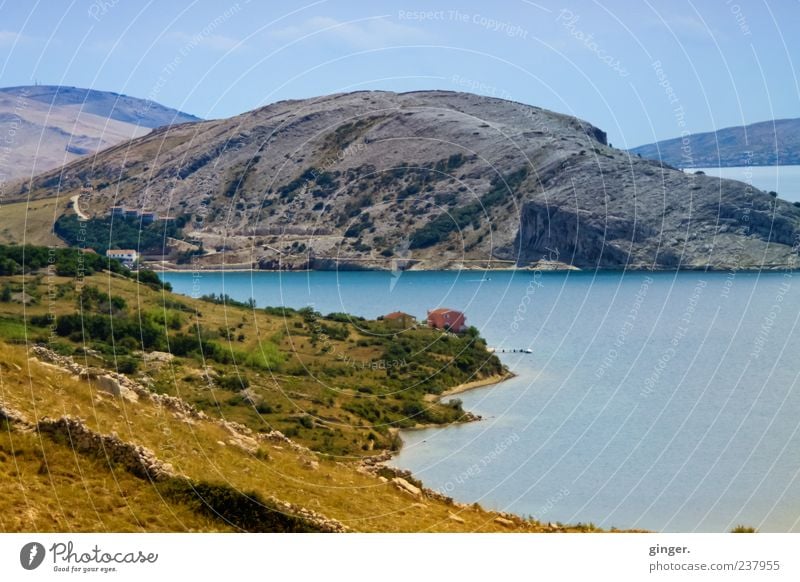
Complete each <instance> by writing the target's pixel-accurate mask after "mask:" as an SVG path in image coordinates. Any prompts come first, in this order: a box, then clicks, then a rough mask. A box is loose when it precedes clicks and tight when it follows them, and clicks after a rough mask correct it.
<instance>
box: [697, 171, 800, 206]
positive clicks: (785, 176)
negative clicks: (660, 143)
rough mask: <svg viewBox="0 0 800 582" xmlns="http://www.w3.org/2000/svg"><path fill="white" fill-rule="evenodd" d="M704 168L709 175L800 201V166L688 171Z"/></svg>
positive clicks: (791, 200) (792, 200)
mask: <svg viewBox="0 0 800 582" xmlns="http://www.w3.org/2000/svg"><path fill="white" fill-rule="evenodd" d="M698 170H702V171H703V172H705V173H706V174H708V175H709V176H717V177H719V178H729V179H731V180H739V181H740V182H745V183H747V184H751V185H753V186H755V187H756V188H758V189H759V190H764V191H765V192H777V193H778V196H779V197H780V198H782V199H783V200H788V201H789V202H797V201H800V166H735V167H731V168H690V169H688V170H685V171H686V172H687V173H692V172H696V171H698Z"/></svg>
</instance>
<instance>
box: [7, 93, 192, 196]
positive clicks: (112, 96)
mask: <svg viewBox="0 0 800 582" xmlns="http://www.w3.org/2000/svg"><path fill="white" fill-rule="evenodd" d="M187 121H199V118H197V117H195V116H193V115H188V114H186V113H182V112H180V111H177V110H175V109H171V108H169V107H164V106H163V105H160V104H158V103H153V102H151V101H146V100H144V99H137V98H134V97H128V96H127V95H119V94H117V93H111V92H108V91H95V90H93V89H80V88H76V87H62V86H54V85H36V86H25V87H9V88H5V89H0V135H2V136H3V139H4V142H3V146H4V147H6V148H7V149H5V150H4V151H3V152H2V155H0V176H2V177H3V178H4V180H5V181H8V180H13V179H17V178H29V177H30V176H31V175H33V174H36V173H39V172H43V171H46V170H50V169H52V168H57V167H59V166H61V165H63V164H65V163H68V162H71V161H72V160H75V159H77V158H79V157H81V156H85V155H87V154H93V153H96V152H98V151H100V150H102V149H104V148H106V147H109V146H111V145H114V144H117V143H119V142H121V141H125V140H128V139H131V138H134V137H139V136H142V135H145V134H147V133H149V132H150V130H151V129H153V128H155V127H161V126H164V125H170V124H176V123H185V122H187Z"/></svg>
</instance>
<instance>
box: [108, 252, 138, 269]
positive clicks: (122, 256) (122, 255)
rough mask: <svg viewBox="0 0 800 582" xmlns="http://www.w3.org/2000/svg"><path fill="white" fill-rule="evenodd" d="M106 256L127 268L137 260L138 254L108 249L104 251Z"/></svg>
mask: <svg viewBox="0 0 800 582" xmlns="http://www.w3.org/2000/svg"><path fill="white" fill-rule="evenodd" d="M106 256H107V257H108V258H109V259H116V260H118V261H119V262H121V263H122V264H123V265H125V266H126V267H128V268H130V267H132V266H133V265H134V263H136V261H137V260H139V253H137V252H136V251H134V250H131V249H109V250H107V251H106Z"/></svg>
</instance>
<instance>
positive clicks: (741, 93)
mask: <svg viewBox="0 0 800 582" xmlns="http://www.w3.org/2000/svg"><path fill="white" fill-rule="evenodd" d="M798 23H800V2H798V1H797V0H778V1H775V0H771V1H770V2H769V3H767V2H765V1H763V0H762V1H749V2H745V1H744V0H737V1H734V0H713V1H711V0H709V1H701V0H694V1H686V0H672V1H669V0H644V1H642V2H638V1H637V2H634V1H631V0H628V1H623V0H614V1H604V2H593V1H590V0H581V1H573V0H563V1H559V2H549V1H546V0H542V1H538V0H537V1H536V2H533V1H528V0H501V1H495V2H478V1H472V0H459V1H451V0H442V1H437V0H434V1H433V2H431V1H430V0H429V1H428V2H422V1H406V0H399V1H393V2H389V1H383V0H373V1H370V2H354V1H344V0H320V1H317V2H280V3H278V2H267V1H258V0H250V1H248V0H238V1H234V2H228V0H221V1H219V0H218V1H205V0H202V1H195V2H163V1H162V2H154V1H152V2H146V1H134V0H92V1H89V0H81V1H77V0H76V1H73V2H68V1H64V0H60V1H56V0H42V1H39V2H36V1H31V2H19V1H12V0H5V1H3V0H0V59H1V60H0V85H2V86H11V85H23V84H32V83H33V82H34V80H36V81H38V82H39V83H42V84H64V85H74V86H79V87H92V88H96V89H102V90H111V91H116V92H120V93H125V94H128V95H133V96H136V97H143V98H151V99H153V100H155V101H158V102H161V103H163V104H165V105H169V106H172V107H177V108H180V109H183V110H185V111H187V112H189V113H193V114H195V115H199V116H201V117H205V118H215V117H226V116H230V115H235V114H237V113H241V112H244V111H247V110H250V109H254V108H256V107H259V106H261V105H266V104H268V103H271V102H273V101H277V100H281V99H289V98H302V97H311V96H316V95H322V94H327V93H334V92H340V91H350V90H357V89H387V90H394V91H410V90H415V89H450V90H462V91H473V92H476V93H482V94H486V95H493V96H496V97H502V98H506V99H512V100H515V101H521V102H524V103H529V104H532V105H537V106H541V107H545V108H548V109H552V110H555V111H559V112H563V113H568V114H572V115H577V116H579V117H582V118H584V119H587V120H589V121H590V122H592V123H594V124H595V125H597V126H599V127H601V128H602V129H604V130H606V131H607V132H608V134H609V139H610V141H612V142H613V143H614V145H615V146H617V147H633V146H636V145H640V144H642V143H647V142H651V141H654V140H656V139H664V138H669V137H675V136H677V135H680V134H681V132H684V131H689V132H694V131H706V130H710V129H713V128H721V127H727V126H731V125H740V124H743V123H752V122H755V121H762V120H766V119H771V118H782V117H800V81H798V77H800V74H799V73H798V71H797V70H796V69H795V63H794V62H793V59H794V58H795V57H798V56H800V35H798V34H797V28H798Z"/></svg>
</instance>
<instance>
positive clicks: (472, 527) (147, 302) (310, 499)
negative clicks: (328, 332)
mask: <svg viewBox="0 0 800 582" xmlns="http://www.w3.org/2000/svg"><path fill="white" fill-rule="evenodd" d="M21 281H22V278H21V277H20V276H16V277H9V278H4V279H3V281H2V282H3V283H8V282H10V283H12V284H13V285H15V286H16V285H19V284H20V283H21ZM26 281H27V284H26V287H27V290H28V291H29V292H32V294H33V295H34V296H38V297H39V302H38V303H37V304H34V305H31V306H28V307H27V308H26V309H27V313H28V316H29V317H30V315H32V314H35V313H44V312H46V311H47V309H48V299H47V294H46V293H45V292H44V289H46V287H45V285H46V283H48V279H47V278H46V277H45V278H42V279H41V280H40V281H39V283H40V284H41V285H42V287H41V288H38V289H36V288H35V283H36V280H35V279H34V278H32V277H26ZM49 283H50V284H51V285H52V286H53V287H52V288H54V289H58V291H57V292H56V293H55V296H56V297H57V298H56V299H55V301H54V303H53V308H54V310H55V311H56V312H58V313H61V314H65V313H70V312H73V311H74V309H75V298H74V296H73V295H72V292H71V289H72V288H73V287H74V281H72V280H70V279H66V278H60V277H53V278H52V279H51V280H50V281H49ZM87 283H88V284H91V285H95V286H97V287H99V288H105V289H108V288H110V289H111V292H112V294H113V295H118V296H122V297H124V298H125V299H126V301H127V302H128V305H129V307H131V306H136V305H139V306H141V307H142V308H143V309H144V308H158V305H161V309H162V311H163V310H164V301H163V297H162V293H161V292H160V291H154V290H152V289H150V288H147V287H144V286H140V285H136V284H135V282H132V281H129V280H126V279H123V278H121V277H118V276H109V275H108V274H102V275H94V276H92V277H89V278H88V279H87ZM166 297H167V298H168V300H171V301H175V300H177V301H180V302H183V303H184V304H185V305H187V306H189V307H190V308H191V309H197V310H200V311H201V312H202V317H201V318H200V319H201V320H202V321H203V322H204V324H205V325H208V326H209V327H215V326H220V325H231V324H237V325H238V324H239V323H243V325H242V327H241V328H239V330H237V333H239V332H242V333H244V334H245V336H246V339H245V340H244V341H243V342H237V341H234V342H233V343H234V344H236V347H237V350H239V351H240V352H242V353H246V352H248V351H252V350H253V349H254V348H255V346H256V344H257V342H258V341H259V338H262V339H263V338H264V337H270V336H274V334H275V333H276V332H278V331H279V330H280V329H282V328H285V327H286V326H287V325H288V326H289V327H290V328H293V326H294V323H295V321H300V319H301V318H300V317H299V316H297V315H293V316H291V317H290V318H289V319H288V321H284V319H283V318H280V317H276V316H270V315H267V314H266V313H265V312H264V311H263V310H256V312H253V311H252V310H247V309H240V308H231V307H226V306H224V305H215V304H210V303H206V302H200V301H193V300H191V299H188V298H177V297H175V296H171V295H170V294H167V295H166ZM170 305H174V304H172V303H170ZM20 312H21V306H20V305H19V304H18V303H13V302H11V303H0V316H5V319H0V337H7V338H8V339H9V340H11V341H12V342H13V343H12V344H10V345H8V346H3V348H2V349H3V353H4V359H3V365H2V368H1V369H0V372H2V375H0V403H2V404H3V405H4V406H11V407H13V408H15V409H17V410H19V411H21V412H22V413H23V414H24V415H25V416H26V418H27V419H28V420H29V421H35V420H36V419H39V418H42V417H44V416H50V417H59V416H62V415H65V414H69V415H73V416H77V417H80V418H82V419H84V420H85V422H86V423H87V425H88V426H89V427H90V428H92V429H93V430H96V431H98V432H100V433H103V434H110V433H112V432H116V433H117V434H118V435H119V436H120V437H121V438H122V439H123V440H125V441H129V442H133V443H136V444H141V445H144V446H146V447H148V448H150V449H152V450H153V451H154V452H155V453H156V455H157V456H158V457H159V459H161V460H162V461H165V462H168V463H171V464H173V466H174V467H175V469H176V470H177V471H179V472H180V473H182V474H184V475H186V476H188V477H189V478H191V479H193V480H195V481H206V482H211V483H217V484H227V485H229V486H230V487H232V488H234V489H236V490H238V491H254V492H257V493H258V494H260V495H262V496H263V497H265V498H266V497H268V496H275V497H277V498H278V499H281V500H284V501H288V502H291V503H295V504H298V505H301V506H304V507H308V508H309V509H312V510H314V511H317V512H320V513H322V514H323V515H325V516H327V517H330V518H334V519H338V520H340V521H341V522H342V523H344V524H345V525H347V526H348V527H350V528H351V529H353V530H356V531H509V530H510V529H511V530H517V531H537V530H540V527H539V526H538V524H536V523H535V522H522V521H520V522H517V523H514V524H513V525H509V524H501V523H498V522H496V521H494V520H495V518H496V517H497V516H496V514H494V513H491V512H487V511H484V510H483V509H481V508H479V507H471V506H470V507H462V506H456V505H452V504H449V503H447V502H445V501H441V500H437V499H433V498H429V497H423V498H417V497H413V496H410V495H408V494H407V493H404V492H402V491H400V490H399V489H398V488H397V487H395V486H394V485H393V484H392V483H387V482H383V481H382V480H380V479H379V478H378V477H376V476H374V475H370V474H365V473H364V472H363V471H361V470H360V469H359V464H358V462H357V461H355V460H347V457H357V456H359V455H360V454H364V451H363V445H364V444H367V443H368V442H369V439H367V438H366V436H367V435H368V434H369V433H371V432H374V429H372V428H370V427H369V426H368V423H367V422H366V421H364V419H363V418H359V417H357V416H355V415H353V414H351V413H347V412H344V411H343V410H342V408H341V407H340V406H341V404H342V403H343V402H346V401H349V402H352V401H355V400H356V396H359V395H360V393H357V392H356V393H355V394H352V393H351V391H350V390H342V391H341V393H342V394H344V393H347V398H345V396H338V395H337V396H336V397H335V398H334V399H333V401H332V402H330V403H329V404H317V405H316V406H317V407H318V408H319V410H317V416H318V418H321V417H324V416H326V415H327V416H329V417H333V416H334V415H338V416H339V418H340V419H341V420H343V421H344V423H342V424H341V425H340V426H338V427H336V428H331V427H330V426H328V425H326V423H325V422H324V421H323V422H318V421H317V420H315V421H314V422H313V423H312V424H311V426H310V428H306V427H301V426H300V425H299V424H297V423H295V422H294V421H293V420H286V418H287V416H288V418H290V419H292V418H294V416H295V415H296V413H295V412H292V413H291V414H288V415H287V414H286V413H285V412H273V413H268V414H257V413H255V412H254V411H253V409H252V407H248V406H242V405H240V404H236V405H233V404H225V405H224V406H220V407H209V412H210V413H212V416H213V415H214V414H217V415H223V416H226V417H228V418H231V417H232V418H233V419H235V420H241V421H244V422H246V423H247V424H249V425H251V426H252V427H253V428H254V429H256V430H258V429H259V428H262V429H268V428H271V427H275V426H277V427H278V428H281V427H282V426H284V427H285V426H289V428H293V427H299V428H300V430H299V431H298V434H297V435H296V439H297V440H299V441H301V442H303V443H305V444H308V445H311V446H315V445H320V444H321V443H320V441H319V439H324V438H325V437H326V436H328V435H331V434H333V433H334V431H335V430H339V431H340V433H338V434H337V435H336V436H335V438H334V439H333V440H334V444H335V445H336V446H337V447H340V448H341V450H342V451H343V454H342V455H339V456H336V455H332V454H326V455H320V454H317V453H313V452H306V453H302V452H298V451H295V450H292V449H291V448H289V447H286V446H281V445H277V444H269V443H266V444H265V443H262V444H261V445H260V446H261V449H260V450H259V451H258V453H257V454H253V453H250V452H247V451H246V450H244V449H242V448H240V447H238V446H234V445H232V444H231V442H230V437H231V435H230V434H229V433H228V432H227V431H226V430H225V429H224V428H223V427H222V426H221V425H219V424H218V423H217V422H216V421H214V420H208V421H193V422H191V423H189V422H187V421H185V420H182V419H180V418H176V417H175V416H174V415H173V414H171V413H169V412H167V411H165V410H163V409H161V408H159V407H157V406H156V405H154V404H153V403H152V402H150V401H139V402H138V403H131V402H128V401H125V400H120V399H117V398H114V397H111V396H109V395H106V394H105V393H102V392H99V391H98V390H96V389H95V387H94V386H93V385H92V384H90V383H88V382H85V381H83V380H79V379H77V378H71V377H68V376H67V375H66V374H64V373H63V372H62V371H60V370H58V369H54V368H52V367H48V366H46V365H44V364H41V363H39V362H37V361H35V360H29V359H28V356H27V352H26V348H25V346H24V345H20V344H23V343H24V340H22V341H21V340H20V339H16V340H14V339H13V338H14V336H17V337H18V338H19V336H20V334H21V333H23V332H24V330H25V329H26V328H25V327H23V328H22V329H20V326H19V318H20ZM184 325H185V326H189V325H191V324H190V322H189V321H188V317H187V320H186V321H185V323H184ZM26 327H27V329H28V330H29V334H28V340H29V341H30V340H32V339H34V336H35V335H37V334H39V335H41V334H43V330H39V331H36V329H35V328H32V327H31V326H30V325H27V326H26ZM187 329H188V327H187ZM299 331H301V330H299V329H298V332H299ZM420 333H421V334H422V337H423V339H425V340H426V341H427V340H428V339H430V338H426V337H425V333H428V332H420ZM297 337H298V336H296V334H294V335H292V336H289V337H287V338H285V339H284V340H281V347H282V349H285V346H286V345H289V344H287V343H286V342H289V343H291V341H292V339H293V338H294V339H295V340H296V339H297ZM356 337H357V336H356ZM353 339H354V338H353ZM354 341H356V343H350V342H348V341H343V342H333V343H332V345H335V346H336V350H342V351H346V352H347V353H349V354H350V355H351V356H352V355H353V354H356V355H358V356H359V357H363V358H369V357H371V356H373V355H376V354H378V353H381V354H382V352H381V350H379V349H378V346H363V347H359V346H358V345H357V340H355V339H354ZM295 343H296V344H298V345H296V346H295V347H296V348H297V350H298V352H299V355H298V356H297V357H299V358H300V359H304V360H305V361H307V363H308V364H309V365H310V366H312V369H314V370H317V369H318V368H320V367H322V366H323V364H326V365H333V364H334V363H336V362H335V357H336V356H335V354H336V353H338V352H333V351H332V350H333V348H330V350H329V351H328V352H322V351H321V350H320V349H318V348H319V344H318V346H317V348H313V349H312V347H311V346H310V343H309V342H308V341H305V342H303V341H295ZM304 343H305V344H306V345H305V347H303V346H302V344H304ZM15 344H16V345H15ZM339 344H342V345H339ZM51 345H57V346H58V345H60V346H61V348H63V349H72V348H74V347H75V345H74V344H72V343H71V342H70V341H69V340H66V339H61V340H58V342H57V343H56V344H51ZM76 359H77V360H78V361H79V362H81V363H90V364H94V365H97V364H103V363H105V362H104V358H103V357H95V356H88V357H85V358H83V357H78V358H76ZM339 363H341V362H339ZM209 365H210V367H212V368H217V369H219V371H220V372H222V373H223V374H226V375H229V374H230V373H231V371H232V368H233V366H232V365H231V364H227V365H220V364H217V363H213V362H209ZM284 365H286V366H289V365H290V362H289V361H287V362H286V363H285V364H284ZM145 371H146V372H147V373H148V374H149V375H151V376H152V377H155V378H156V383H155V387H156V388H158V389H161V390H163V391H170V392H173V393H176V394H180V395H181V396H184V397H186V398H187V399H188V400H193V399H194V400H195V401H196V400H198V398H197V394H198V393H200V394H202V395H203V397H205V398H207V399H211V400H213V399H217V400H219V401H223V399H228V400H230V398H231V396H237V394H233V393H231V392H230V391H228V390H222V389H220V388H214V389H212V390H210V389H208V388H202V387H201V386H204V385H205V383H201V384H198V383H197V382H195V381H185V380H182V378H184V377H190V376H191V375H192V374H194V373H202V369H201V368H200V367H199V362H197V361H195V359H194V358H181V359H176V361H174V362H172V363H168V364H165V365H163V366H162V367H161V368H160V369H154V368H151V369H146V370H145ZM240 371H241V369H240ZM243 371H244V373H247V374H249V375H250V376H251V377H252V383H253V385H256V384H259V383H260V384H261V386H260V387H257V389H258V390H259V391H261V392H263V393H264V394H266V395H267V396H265V398H267V399H268V400H269V401H270V402H272V403H273V404H274V405H276V406H277V404H278V403H280V401H281V400H283V402H284V403H285V404H284V406H286V407H289V406H294V405H298V402H299V403H300V404H299V406H301V407H302V406H309V405H313V402H314V399H315V398H318V393H315V392H314V390H317V391H324V390H327V389H325V388H323V387H320V383H319V382H317V381H316V380H314V379H313V378H310V377H307V376H293V375H291V374H288V373H282V374H275V377H274V380H275V383H273V382H272V380H273V379H272V378H270V373H269V372H266V371H263V370H262V371H259V372H254V371H253V370H252V369H250V368H244V369H243ZM256 374H260V376H257V375H256ZM374 376H375V372H374V371H372V370H361V369H355V371H354V372H353V374H352V375H351V376H337V377H336V378H337V379H338V380H340V381H341V382H342V383H343V384H348V383H351V384H352V383H363V382H365V381H366V380H367V379H369V378H370V377H373V379H374ZM170 379H171V384H169V383H168V381H169V380H170ZM261 380H265V381H263V382H262V381H261ZM380 383H381V382H380V381H376V382H375V385H378V384H380ZM251 387H252V386H251ZM315 387H316V388H315ZM445 387H446V386H442V388H445ZM361 396H364V395H361ZM418 397H419V398H420V399H422V398H423V397H424V394H422V393H419V394H418ZM414 398H417V396H414ZM225 402H227V400H226V401H225ZM359 424H362V425H364V426H358V425H359ZM3 432H4V435H3V437H2V439H3V440H0V442H2V443H3V446H4V451H8V450H10V449H11V440H12V439H13V442H14V446H15V447H16V448H19V449H22V450H25V451H26V453H25V454H24V455H21V456H19V457H15V456H14V455H13V454H11V455H10V454H9V453H8V452H4V453H2V455H3V457H4V458H2V459H0V467H2V473H3V475H4V477H3V480H2V482H0V487H2V490H3V495H2V499H3V504H4V505H6V507H7V508H9V511H6V512H2V511H0V515H4V516H6V517H5V518H4V521H3V522H2V523H0V527H1V528H2V529H3V530H6V531H8V530H34V529H54V530H59V531H60V530H65V529H74V530H92V531H94V530H97V529H106V530H111V531H125V530H133V531H136V530H139V529H147V530H169V531H184V530H198V529H199V530H215V529H216V530H219V529H222V530H225V529H226V528H227V526H226V525H225V524H224V523H221V522H219V521H213V522H212V521H209V520H208V518H206V517H203V516H201V515H199V514H195V513H193V512H191V511H190V509H189V508H188V507H186V506H184V505H182V504H180V503H176V502H174V501H172V500H167V499H164V498H162V497H160V491H159V489H158V487H157V486H156V485H153V484H151V483H149V482H145V481H142V480H138V479H135V478H133V477H131V476H130V475H128V474H126V473H124V472H123V473H122V474H120V470H119V469H115V467H110V466H108V465H107V464H106V463H104V462H103V461H102V460H98V459H86V458H84V457H82V456H75V455H74V454H73V453H72V452H71V449H70V448H69V447H68V446H66V443H64V444H61V445H58V444H53V443H51V442H47V441H46V440H42V441H40V440H39V438H38V437H34V436H31V435H22V434H20V433H19V432H18V431H11V432H8V431H3ZM353 441H355V442H353ZM378 441H380V439H378ZM381 442H383V441H381ZM372 444H375V443H372ZM378 444H380V443H378ZM383 444H384V445H385V444H386V443H385V442H384V443H383ZM318 448H321V449H324V448H325V447H323V446H318ZM334 448H335V447H334ZM41 457H47V458H48V459H50V462H49V463H48V465H49V474H50V476H54V475H55V476H56V477H53V479H52V480H51V479H50V477H48V476H46V475H45V476H42V475H39V474H38V471H39V468H40V466H41V464H42V459H41ZM15 459H17V461H18V462H17V463H15V462H14V460H15ZM23 460H24V462H23ZM309 461H316V462H317V463H319V465H318V468H313V467H310V465H313V463H309ZM34 474H36V476H35V477H34V476H33V475H34ZM114 479H117V481H119V482H120V483H121V484H120V485H119V486H117V485H116V484H115V481H114ZM109 485H111V486H109ZM100 489H102V491H103V494H102V495H100V494H99V493H97V491H99V490H100ZM54 497H57V500H55V501H54V500H53V498H54ZM129 500H136V503H135V504H133V503H130V504H128V501H129ZM92 503H95V504H97V505H98V507H99V509H98V510H97V511H94V510H91V508H90V505H91V504H92ZM73 505H74V506H75V507H78V508H80V507H83V508H84V509H86V511H78V510H77V509H76V510H73V509H71V508H72V507H73ZM129 505H133V506H134V507H135V510H134V509H131V508H130V507H129ZM11 507H26V508H28V509H27V510H26V511H28V513H29V514H30V516H29V517H24V518H16V519H14V520H12V519H10V518H9V517H8V516H9V515H12V514H13V513H14V512H13V511H10V508H11ZM78 514H82V515H83V516H84V517H83V518H77V517H76V516H77V515H78ZM452 514H455V515H457V516H458V518H459V519H461V520H463V522H462V521H458V520H456V519H453V518H452V517H451V515H452Z"/></svg>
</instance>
